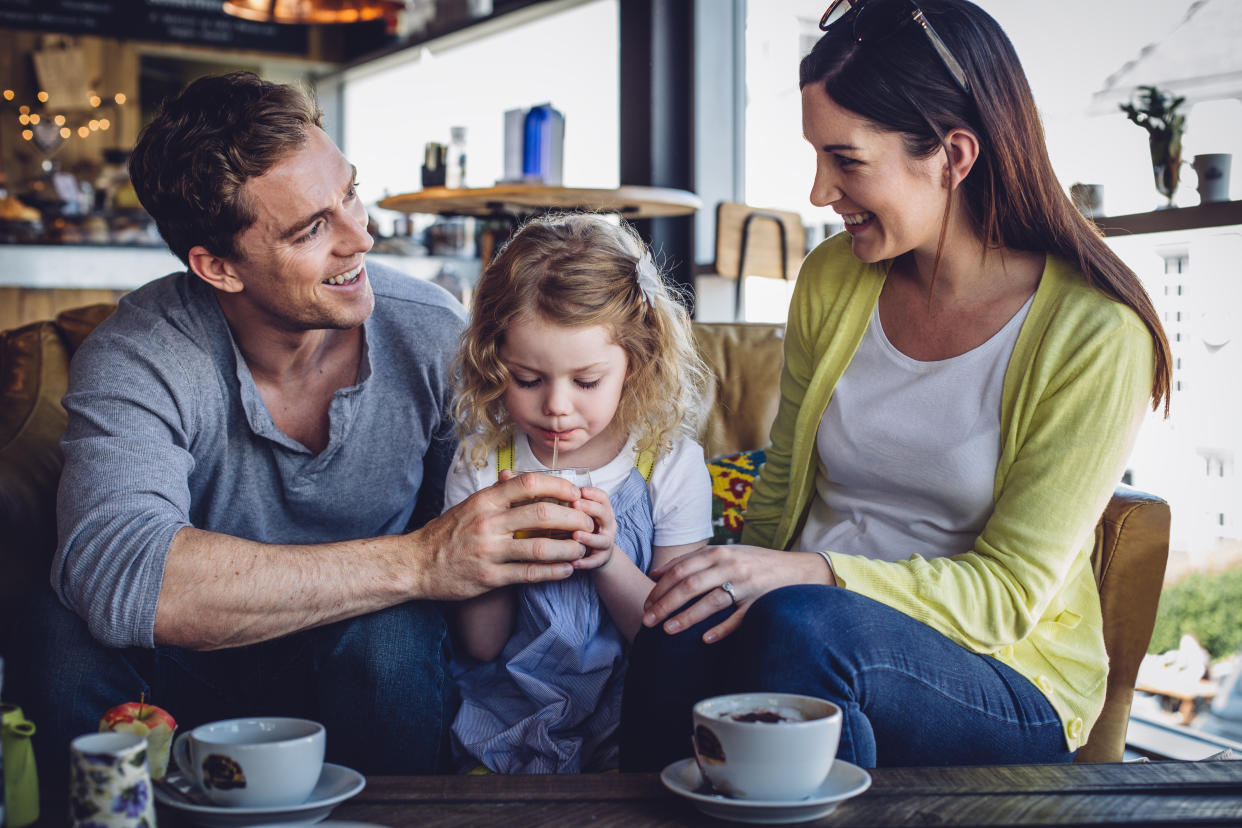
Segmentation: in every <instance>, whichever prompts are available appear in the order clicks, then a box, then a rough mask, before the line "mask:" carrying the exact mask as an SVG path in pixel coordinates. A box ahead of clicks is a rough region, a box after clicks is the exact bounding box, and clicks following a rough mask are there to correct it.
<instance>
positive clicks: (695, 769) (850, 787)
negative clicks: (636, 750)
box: [660, 757, 871, 825]
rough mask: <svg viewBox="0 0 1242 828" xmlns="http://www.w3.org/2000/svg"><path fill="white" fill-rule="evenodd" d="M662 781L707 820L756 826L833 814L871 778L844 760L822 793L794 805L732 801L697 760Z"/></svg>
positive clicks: (669, 771) (679, 765)
mask: <svg viewBox="0 0 1242 828" xmlns="http://www.w3.org/2000/svg"><path fill="white" fill-rule="evenodd" d="M660 781H661V782H663V783H664V787H666V788H668V789H669V790H670V791H672V792H673V793H675V794H677V795H678V796H684V797H685V798H686V799H689V800H691V801H692V802H694V807H696V808H698V809H699V810H700V811H702V812H703V813H705V814H707V815H708V816H713V817H716V818H717V819H727V820H732V821H733V822H755V823H762V824H767V825H777V824H784V823H790V822H807V821H809V820H812V819H819V818H820V817H822V816H825V815H827V814H829V813H831V812H832V810H833V809H834V808H836V807H837V805H838V804H840V803H841V802H843V801H844V800H846V799H849V798H850V797H852V796H858V795H859V794H860V793H862V792H863V791H865V790H867V788H869V787H871V774H869V773H867V772H866V771H865V770H863V769H862V768H860V767H858V766H857V765H852V764H850V763H849V762H846V761H844V760H841V759H837V760H835V761H834V762H833V763H832V770H831V771H830V772H829V773H828V778H827V779H825V780H824V784H823V785H820V786H819V790H817V791H815V793H813V794H811V795H810V796H809V797H807V798H806V799H799V800H794V801H781V800H777V801H760V800H755V799H730V798H729V797H727V796H721V795H720V794H718V793H716V792H714V791H713V790H712V789H711V786H710V785H708V784H707V783H706V782H705V781H704V780H703V777H702V775H701V774H700V773H699V766H698V764H697V763H696V762H695V761H694V757H691V758H689V759H679V760H677V761H676V762H674V763H673V764H671V765H669V766H668V767H667V768H665V769H664V770H663V771H661V772H660Z"/></svg>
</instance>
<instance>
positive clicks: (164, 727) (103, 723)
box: [99, 697, 177, 779]
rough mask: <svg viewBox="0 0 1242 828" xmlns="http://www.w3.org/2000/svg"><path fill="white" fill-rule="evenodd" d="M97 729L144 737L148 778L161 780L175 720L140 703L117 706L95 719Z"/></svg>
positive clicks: (174, 727)
mask: <svg viewBox="0 0 1242 828" xmlns="http://www.w3.org/2000/svg"><path fill="white" fill-rule="evenodd" d="M144 698H145V697H144ZM99 729H100V731H105V730H115V731H120V732H122V733H137V734H138V735H139V736H145V737H147V764H148V765H149V766H150V768H151V778H152V779H163V778H164V773H165V772H166V771H167V770H168V750H169V748H170V747H171V745H172V737H173V733H174V732H175V731H176V729H177V720H176V719H174V718H173V717H172V716H170V715H169V714H168V711H167V710H164V709H163V708H160V707H156V706H155V705H153V704H146V703H144V701H142V700H139V701H136V702H126V703H125V704H118V705H117V706H116V707H114V708H112V709H111V710H109V711H108V712H107V713H105V714H104V715H103V718H102V719H100V720H99Z"/></svg>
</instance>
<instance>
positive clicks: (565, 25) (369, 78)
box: [341, 0, 620, 233]
mask: <svg viewBox="0 0 1242 828" xmlns="http://www.w3.org/2000/svg"><path fill="white" fill-rule="evenodd" d="M561 5H565V4H561ZM505 21H506V18H500V19H499V20H498V21H497V23H499V24H501V25H499V26H494V27H491V29H490V30H489V31H488V32H487V33H486V34H483V35H477V34H476V35H471V34H470V33H469V32H467V33H466V35H467V37H466V38H461V37H455V38H444V39H443V41H433V42H431V43H428V44H426V45H425V46H424V47H422V48H418V49H411V50H409V52H410V53H408V54H407V53H400V54H398V55H396V56H394V57H393V58H389V59H382V60H379V61H376V63H375V65H365V66H360V67H357V68H355V69H351V70H348V71H347V72H346V73H345V74H344V76H343V78H342V79H341V88H342V93H341V94H342V100H343V105H344V111H345V116H344V119H343V121H344V122H343V131H342V134H343V141H342V143H343V150H344V152H345V154H346V155H347V156H348V157H349V158H350V160H351V161H352V162H353V163H355V164H356V165H357V166H358V180H359V184H360V186H359V192H360V193H361V195H362V198H363V201H364V202H365V203H366V204H368V205H373V204H374V203H375V202H377V201H378V200H380V199H381V198H383V197H384V196H385V195H395V194H398V193H404V192H412V191H414V190H419V189H421V188H422V180H421V168H422V163H423V147H424V145H425V144H426V143H428V142H432V141H435V142H439V143H443V144H447V143H448V141H449V130H450V128H451V127H454V126H464V127H466V148H467V165H466V184H467V186H471V187H486V186H491V185H492V184H494V183H496V181H497V180H498V179H500V178H501V176H502V173H503V169H504V113H505V111H506V110H509V109H515V108H519V107H522V108H525V107H529V106H532V105H535V104H541V103H548V102H550V103H551V104H552V105H553V106H555V107H556V108H557V109H558V110H560V111H561V112H562V113H564V115H565V152H564V183H565V184H566V185H567V186H576V187H615V186H617V184H618V183H619V169H620V162H619V158H620V147H619V141H618V137H617V136H618V134H619V127H618V118H619V115H618V113H619V85H618V68H617V66H618V48H619V47H618V43H619V40H618V36H619V26H618V2H617V0H593V2H586V3H580V4H570V5H569V7H568V8H564V9H562V10H559V11H554V12H553V13H551V14H547V15H544V16H541V17H538V18H536V19H534V20H530V21H528V22H524V23H520V24H507V25H506V23H505ZM549 44H555V48H552V47H550V46H549ZM372 213H373V217H374V218H375V219H376V220H377V221H378V222H379V223H380V227H381V230H382V231H384V232H385V233H388V232H391V224H392V222H393V220H394V218H395V217H396V214H392V213H387V212H386V211H378V210H373V211H372ZM426 220H427V221H428V222H429V221H430V220H431V219H430V217H427V219H426Z"/></svg>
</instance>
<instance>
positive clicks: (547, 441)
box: [500, 317, 629, 469]
mask: <svg viewBox="0 0 1242 828" xmlns="http://www.w3.org/2000/svg"><path fill="white" fill-rule="evenodd" d="M500 359H501V361H502V362H503V363H504V364H505V367H506V368H508V369H509V374H510V376H511V377H512V379H510V381H509V385H508V387H507V388H505V394H504V403H505V407H506V408H507V409H508V410H509V416H510V417H512V418H513V422H514V425H516V426H517V428H519V429H520V430H521V431H522V432H524V433H525V434H526V436H527V437H529V438H530V446H531V448H532V449H533V450H534V453H535V457H537V458H538V459H539V461H540V462H541V463H543V464H544V465H546V466H550V465H551V464H552V449H553V444H554V442H557V441H558V440H559V445H560V453H559V456H558V458H557V464H558V465H560V466H562V467H565V466H584V467H586V468H589V469H597V468H599V467H600V466H602V465H604V464H605V463H607V462H608V461H609V460H611V459H612V458H614V457H616V456H617V453H618V452H619V451H620V450H621V448H622V446H623V444H624V441H625V439H626V437H627V436H628V435H625V434H620V433H618V432H617V430H616V429H615V428H613V425H612V422H613V416H614V415H615V414H616V413H617V404H618V402H620V400H621V388H622V386H623V385H624V383H625V377H626V373H627V371H628V368H629V360H628V359H627V358H626V355H625V351H624V350H623V349H622V348H621V346H619V345H617V344H616V343H614V342H613V340H612V333H611V331H610V330H609V329H608V328H606V327H604V326H602V325H595V326H592V327H588V328H581V327H579V328H568V327H565V326H563V325H557V324H555V323H552V322H548V321H546V320H543V319H540V318H538V317H524V318H522V319H520V320H519V321H517V322H515V323H513V324H512V325H510V326H509V328H508V330H506V331H505V341H504V345H502V346H501V348H500Z"/></svg>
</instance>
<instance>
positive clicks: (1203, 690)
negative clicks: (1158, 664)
mask: <svg viewBox="0 0 1242 828" xmlns="http://www.w3.org/2000/svg"><path fill="white" fill-rule="evenodd" d="M1134 689H1135V690H1141V691H1142V692H1144V693H1153V694H1155V695H1157V696H1167V697H1168V698H1170V699H1173V700H1174V701H1177V702H1178V707H1177V712H1178V714H1179V715H1180V716H1181V721H1182V724H1184V725H1188V724H1190V723H1191V722H1193V721H1194V720H1195V713H1196V712H1197V710H1196V707H1197V702H1199V701H1205V702H1210V701H1212V699H1214V698H1216V683H1215V682H1211V681H1205V680H1203V679H1196V680H1194V681H1180V682H1173V681H1171V682H1167V683H1163V684H1162V683H1159V682H1156V681H1142V680H1140V681H1139V683H1138V685H1137V686H1135V688H1134Z"/></svg>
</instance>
